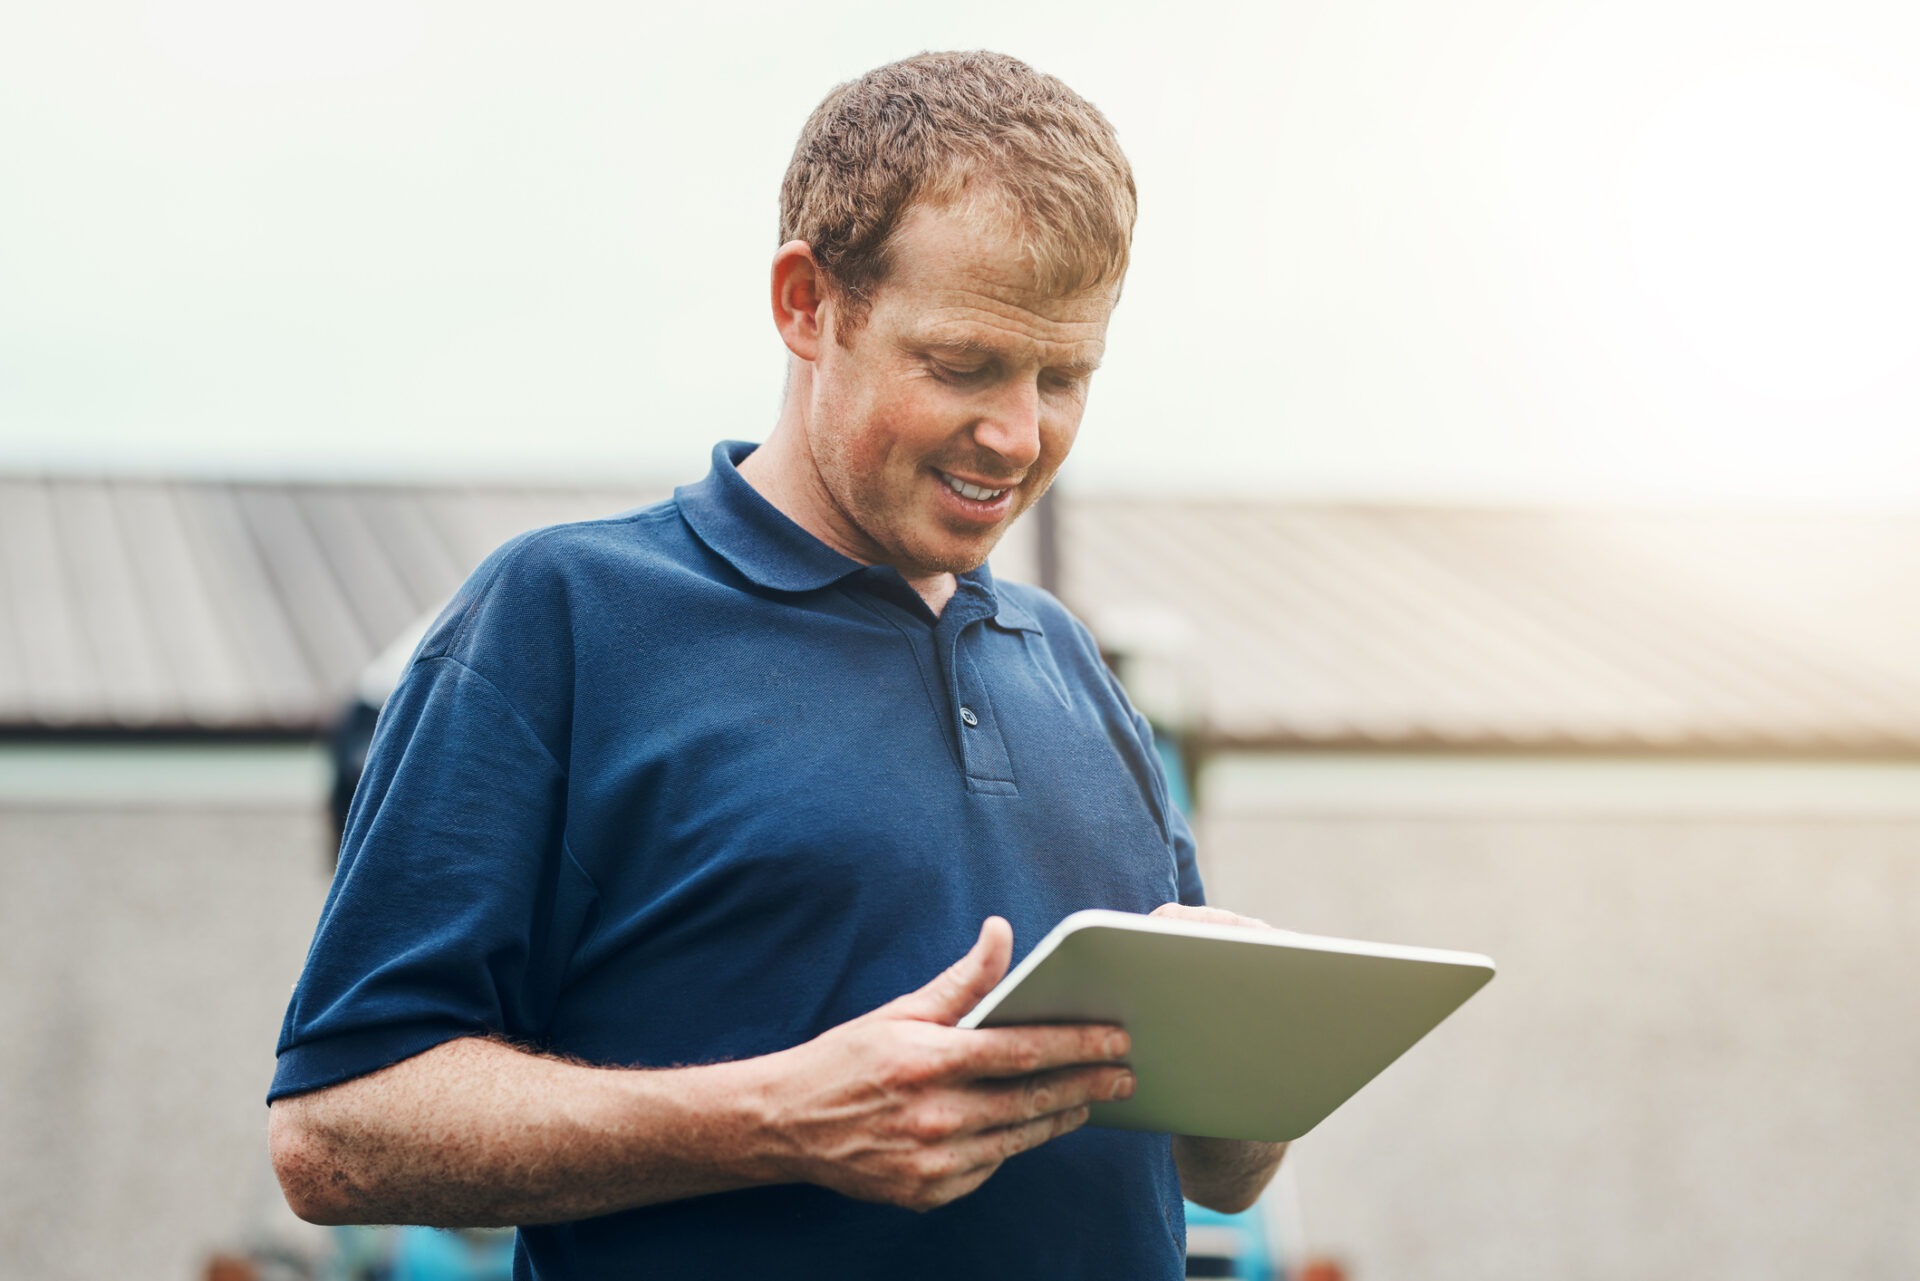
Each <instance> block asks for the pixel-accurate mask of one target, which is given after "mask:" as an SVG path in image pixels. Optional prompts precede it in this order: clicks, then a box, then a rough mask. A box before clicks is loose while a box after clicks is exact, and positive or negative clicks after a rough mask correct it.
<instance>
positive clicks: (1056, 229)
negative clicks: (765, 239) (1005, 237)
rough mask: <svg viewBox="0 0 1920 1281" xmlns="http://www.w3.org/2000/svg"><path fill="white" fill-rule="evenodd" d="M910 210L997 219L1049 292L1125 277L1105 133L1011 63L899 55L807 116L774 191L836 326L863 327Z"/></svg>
mask: <svg viewBox="0 0 1920 1281" xmlns="http://www.w3.org/2000/svg"><path fill="white" fill-rule="evenodd" d="M916 204H925V205H930V206H933V207H936V208H946V207H955V206H964V207H967V208H969V209H973V210H976V211H980V210H984V211H988V212H990V213H991V214H993V215H998V216H1000V217H1002V218H1005V219H1006V220H1007V225H1011V226H1013V227H1015V228H1017V229H1018V232H1019V234H1020V235H1021V237H1022V238H1023V240H1024V241H1025V243H1026V246H1027V250H1028V252H1029V254H1030V255H1031V257H1032V260H1033V265H1034V269H1035V273H1036V280H1037V283H1038V286H1039V287H1040V289H1041V290H1042V291H1043V292H1045V293H1047V294H1049V295H1052V296H1064V295H1066V294H1072V293H1077V292H1080V291H1082V290H1086V289H1092V288H1096V287H1099V286H1103V285H1112V286H1114V287H1115V288H1116V289H1117V287H1118V286H1119V284H1120V282H1121V281H1122V279H1123V278H1124V277H1125V276H1126V272H1127V256H1128V251H1129V249H1130V247H1131V244H1132V241H1133V224H1134V220H1135V217H1136V214H1137V203H1136V197H1135V193H1134V186H1133V170H1132V168H1131V166H1129V165H1128V164H1127V158H1126V156H1125V155H1124V154H1123V153H1122V152H1121V150H1120V143H1119V140H1118V139H1117V138H1116V137H1115V136H1114V131H1113V126H1112V125H1111V124H1109V123H1108V122H1107V118H1106V117H1105V116H1103V115H1101V114H1100V112H1099V111H1098V110H1096V109H1095V108H1094V106H1093V104H1091V103H1089V102H1088V101H1087V100H1086V99H1084V98H1082V97H1081V96H1080V95H1079V94H1077V93H1075V92H1074V91H1073V90H1071V89H1069V88H1068V87H1067V86H1066V85H1065V84H1063V83H1062V82H1061V81H1059V80H1058V79H1056V78H1054V77H1053V76H1049V75H1046V74H1044V73H1042V72H1038V71H1035V70H1034V69H1033V68H1032V67H1030V66H1028V65H1027V64H1026V63H1024V62H1021V61H1020V60H1019V59H1017V58H1010V57H1008V56H1007V55H1005V54H1000V53H988V52H985V51H975V52H969V53H923V54H919V55H917V56H915V57H912V58H905V59H902V60H901V61H899V62H894V63H889V64H888V65H886V66H884V67H879V68H876V69H875V70H873V71H869V72H868V73H867V74H866V75H864V76H861V77H860V78H859V79H858V80H853V81H849V82H848V83H846V84H843V85H841V86H839V87H838V88H836V89H834V90H833V92H831V93H829V94H828V95H827V96H826V98H825V99H824V100H823V101H822V102H821V103H820V105H819V106H818V107H816V108H815V109H814V112H813V115H812V116H810V117H809V118H808V120H807V123H806V127H805V128H804V129H802V130H801V131H800V140H799V142H798V143H797V144H796V145H795V147H794V149H793V159H792V161H791V162H789V164H788V165H787V174H786V178H785V180H784V181H783V182H782V183H781V184H780V241H781V243H782V244H785V243H786V242H788V241H792V240H804V241H806V242H807V244H808V246H810V247H811V249H812V250H813V258H814V262H815V263H816V264H818V266H819V267H820V270H821V272H822V274H823V275H824V276H825V278H826V283H827V286H828V288H829V289H830V290H831V291H833V292H834V293H836V294H838V295H839V296H840V299H841V303H842V307H843V309H844V312H845V319H844V320H843V322H842V326H841V327H842V331H843V332H850V331H851V330H853V329H857V328H858V327H859V326H860V324H861V323H862V322H863V321H864V319H865V317H866V313H867V309H868V308H869V307H870V306H871V304H872V300H873V295H874V291H875V289H876V288H878V286H880V285H881V284H882V283H884V282H885V280H886V279H887V276H888V274H889V271H890V270H891V267H892V262H891V260H890V257H889V250H890V248H891V244H892V240H893V236H894V233H895V231H896V230H897V229H898V228H899V226H900V224H901V221H902V219H903V216H904V215H905V214H906V212H907V210H908V209H909V208H911V207H912V206H914V205H916Z"/></svg>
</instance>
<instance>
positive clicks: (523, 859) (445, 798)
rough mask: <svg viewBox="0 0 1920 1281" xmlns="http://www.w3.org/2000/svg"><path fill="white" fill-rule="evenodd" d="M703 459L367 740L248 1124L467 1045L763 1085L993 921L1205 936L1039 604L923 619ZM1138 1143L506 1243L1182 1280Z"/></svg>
mask: <svg viewBox="0 0 1920 1281" xmlns="http://www.w3.org/2000/svg"><path fill="white" fill-rule="evenodd" d="M751 449H752V446H750V445H742V444H737V443H727V444H723V445H721V446H719V447H718V448H716V449H715V451H714V456H713V470H712V472H711V473H710V474H709V475H708V476H707V478H706V479H705V480H703V481H701V482H700V483H698V484H695V485H688V486H684V487H682V488H681V489H679V490H678V491H676V493H675V495H674V497H673V498H672V499H671V500H670V501H668V502H664V503H661V504H659V505H657V506H653V507H648V508H645V509H642V510H640V511H636V512H633V513H629V514H627V515H623V516H619V517H615V518H612V519H608V520H600V521H588V522H584V523H580V524H572V525H560V526H555V527H553V528H549V529H542V530H538V531H535V532H533V533H530V534H525V535H522V536H521V537H519V538H516V539H514V540H513V541H511V542H509V543H508V544H506V545H505V546H504V547H502V548H501V549H500V550H498V551H497V552H495V553H494V554H493V555H492V556H490V557H489V558H488V559H487V560H486V562H485V563H484V564H482V565H481V566H480V568H479V569H478V570H476V571H475V573H474V575H473V577H472V578H471V579H469V580H468V582H467V583H466V585H465V586H464V587H463V588H462V589H461V590H460V592H459V594H458V595H457V596H456V597H455V598H454V600H453V602H452V603H451V604H450V605H449V606H448V607H447V609H446V611H445V612H444V613H443V614H442V615H441V616H440V618H439V620H438V621H437V622H436V623H435V624H434V626H433V628H432V629H431V630H430V631H429V632H428V634H427V636H426V639H425V640H424V641H423V642H422V643H421V646H420V648H419V650H418V652H417V653H416V654H415V656H414V659H413V662H412V664H411V665H410V667H409V669H408V671H407V673H406V675H405V677H404V679H403V680H402V681H401V683H400V685H399V686H398V688H396V689H395V691H394V693H393V696H392V698H391V699H390V700H389V701H388V703H387V706H386V708H385V709H384V710H383V712H382V713H381V716H380V722H379V726H378V729H377V731H376V733H375V737H374V742H373V745H372V749H371V752H370V754H369V757H368V761H367V768H366V773H365V775H364V777H363V779H362V781H361V783H360V787H359V791H358V793H357V794H356V795H355V797H354V801H353V808H352V812H351V814H350V816H349V819H348V823H347V830H346V837H345V841H344V843H343V845H342V849H341V856H340V866H339V871H338V873H337V874H336V876H335V878H334V882H333V887H332V890H331V892H330V893H329V895H328V898H327V902H326V906H325V908H324V909H323V911H322V913H321V918H320V924H319V928H318V930H317V932H316V934H315V937H314V942H313V948H312V951H311V952H310V953H309V955H308V958H307V964H306V969H305V971H304V973H303V974H302V976H301V978H300V982H299V985H298V986H297V988H296V989H295V991H294V995H293V1001H292V1003H291V1005H290V1006H289V1007H288V1010H287V1015H286V1021H285V1024H284V1026H283V1028H282V1031H281V1036H280V1046H279V1066H278V1070H277V1072H276V1073H275V1076H274V1081H273V1087H272V1092H271V1094H270V1096H269V1097H270V1098H277V1097H280V1096H282V1095H286V1094H291V1093H297V1092H300V1091H304V1090H311V1089H315V1088H318V1087H321V1086H325V1085H330V1084H333V1083H335V1082H338V1081H342V1080H345V1079H348V1078H350V1077H354V1076H358V1075H361V1074H364V1073H367V1072H370V1071H373V1070H375V1069H377V1068H380V1067H383V1066H385V1065H387V1064H390V1063H393V1062H396V1061H398V1060H400V1059H403V1058H406V1057H408V1056H409V1055H413V1054H418V1053H420V1052H421V1051H423V1050H426V1049H428V1048H430V1047H432V1046H434V1045H437V1044H440V1043H441V1042H444V1041H447V1040H450V1039H452V1038H455V1037H461V1036H471V1035H476V1034H488V1033H494V1034H501V1035H505V1036H507V1037H510V1038H512V1039H513V1040H515V1041H517V1042H520V1043H522V1044H525V1045H528V1046H531V1047H534V1048H536V1049H540V1050H544V1051H551V1052H554V1053H558V1054H564V1055H567V1056H570V1057H573V1058H577V1059H581V1060H585V1061H587V1062H592V1063H598V1064H607V1065H620V1066H630V1067H664V1066H671V1065H677V1064H688V1063H708V1062H715V1061H720V1060H728V1059H737V1058H744V1057H748V1056H752V1055H759V1054H766V1053H770V1052H772V1051H775V1050H781V1049H785V1048H787V1047H789V1046H793V1045H796V1044H799V1043H800V1042H802V1041H805V1040H808V1039H810V1038H812V1037H814V1036H816V1035H818V1034H819V1033H821V1032H823V1031H825V1030H826V1029H828V1028H830V1027H833V1026H835V1025H836V1024H839V1023H842V1022H845V1021H846V1020H848V1019H851V1018H854V1017H855V1016H857V1015H860V1014H864V1013H866V1012H867V1011H869V1010H871V1009H873V1008H874V1007H875V1006H878V1005H881V1004H883V1003H885V1002H886V1001H889V1000H891V999H893V998H894V997H896V996H899V995H900V994H901V993H903V992H906V991H910V990H912V989H915V988H918V987H920V986H921V985H923V984H925V983H926V982H927V981H928V980H929V979H931V978H933V977H934V976H935V975H936V974H938V973H939V972H940V971H941V970H943V969H945V968H946V967H947V966H948V965H949V964H951V963H952V962H953V961H954V960H955V959H956V958H958V957H959V956H960V955H961V954H963V953H964V952H965V951H966V950H967V948H968V947H969V946H970V945H971V944H972V942H973V940H974V938H975V936H976V935H977V934H978V932H979V929H980V922H981V921H982V919H984V918H985V917H987V916H988V915H991V914H995V913H997V914H999V915H1001V916H1004V917H1006V918H1007V919H1008V921H1010V922H1011V923H1012V925H1013V931H1014V958H1015V960H1016V962H1017V961H1018V959H1019V958H1020V957H1021V956H1023V955H1025V953H1026V952H1027V950H1029V949H1030V948H1031V947H1032V946H1033V945H1034V944H1035V943H1036V942H1038V941H1039V939H1040V938H1041V936H1043V935H1044V934H1045V933H1046V932H1047V931H1048V930H1049V929H1051V928H1052V927H1053V925H1054V924H1055V923H1056V922H1058V921H1059V920H1060V919H1061V918H1062V917H1064V916H1066V915H1067V914H1068V913H1070V912H1073V911H1076V910H1078V909H1080V908H1088V907H1105V908H1118V909H1121V910H1125V911H1136V912H1144V911H1149V910H1151V909H1152V908H1154V907H1155V906H1157V905H1159V904H1161V903H1164V902H1167V901H1169V900H1175V899H1177V900H1180V901H1182V902H1187V903H1198V902H1200V901H1201V887H1200V881H1199V876H1198V873H1197V871H1196V870H1195V867H1194V860H1193V843H1192V839H1191V837H1190V835H1189V833H1188V830H1187V827H1186V824H1185V822H1184V820H1183V819H1182V818H1181V816H1180V814H1179V812H1178V811H1177V810H1176V809H1175V808H1174V807H1173V806H1172V805H1170V804H1169V802H1168V797H1167V788H1166V781H1165V778H1164V776H1163V774H1162V773H1161V767H1160V763H1159V758H1158V756H1157V755H1156V753H1155V752H1154V750H1153V746H1152V739H1151V735H1150V732H1149V730H1148V729H1147V726H1146V722H1145V721H1144V720H1143V719H1142V718H1141V717H1140V716H1139V715H1138V714H1137V713H1136V712H1135V711H1134V710H1133V709H1132V707H1131V706H1130V705H1129V704H1128V702H1127V700H1126V697H1125V695H1124V694H1123V693H1122V692H1121V690H1120V688H1119V686H1118V685H1117V683H1116V682H1115V681H1114V680H1113V678H1112V676H1111V675H1110V674H1109V673H1108V671H1107V668H1106V666H1105V664H1104V663H1103V662H1102V661H1101V658H1100V654H1099V651H1098V649H1097V648H1096V646H1095V644H1094V641H1093V638H1092V637H1091V636H1090V635H1089V634H1088V632H1087V630H1086V629H1085V628H1084V627H1082V626H1081V625H1080V624H1079V623H1078V622H1077V621H1076V620H1074V619H1073V618H1072V617H1071V616H1070V615H1069V614H1068V613H1067V612H1066V611H1065V610H1064V609H1063V608H1062V607H1061V606H1060V604H1059V603H1058V602H1057V601H1055V600H1054V599H1053V598H1052V597H1051V596H1049V595H1047V594H1046V593H1045V592H1042V591H1040V590H1038V589H1036V588H1032V587H1026V586H1020V585H1016V584H996V583H995V582H994V580H993V577H992V575H991V573H990V572H989V571H988V570H987V569H986V568H985V567H982V568H981V569H978V570H975V571H973V572H972V573H968V574H964V575H961V576H960V579H959V585H958V589H957V591H956V592H955V594H954V596H953V599H952V600H951V601H950V602H949V603H948V605H947V606H946V608H945V609H944V610H943V611H942V612H941V614H940V615H939V617H938V618H936V617H935V616H934V615H933V614H932V613H931V612H930V611H929V610H928V609H927V607H926V604H925V603H924V602H923V601H922V600H921V599H920V597H919V596H918V595H916V594H915V593H914V591H913V589H912V588H911V587H909V586H908V584H907V583H906V581H905V580H904V579H902V578H901V576H900V575H899V574H898V573H897V572H896V571H895V570H893V569H892V568H889V567H885V566H865V565H862V564H860V563H859V562H857V561H854V560H850V559H848V558H847V557H845V556H842V555H841V554H840V553H838V552H836V551H834V550H833V549H831V548H829V547H828V546H826V545H825V544H824V543H821V542H820V541H819V540H817V539H815V538H814V537H813V536H812V535H810V534H808V533H807V532H806V531H804V530H802V529H801V528H800V527H799V526H798V525H795V524H794V523H793V522H792V521H790V520H788V519H787V517H785V516H784V515H782V514H781V513H780V512H779V511H777V510H775V508H774V507H773V506H772V505H771V504H769V503H768V502H766V500H765V499H763V498H762V497H761V496H760V495H759V494H758V493H757V492H756V491H755V490H754V489H753V488H752V487H751V486H750V485H748V484H747V482H746V481H745V480H743V479H742V478H741V476H740V474H739V472H738V471H737V470H736V469H735V467H736V464H737V463H738V462H739V461H740V459H742V458H744V457H745V456H746V454H747V453H748V452H750V451H751ZM1184 1237H1185V1226H1184V1221H1183V1216H1182V1211H1181V1200H1180V1189H1179V1181H1178V1177H1177V1175H1176V1173H1175V1170H1174V1166H1173V1161H1172V1155H1171V1148H1170V1142H1169V1140H1168V1139H1167V1137H1166V1136H1164V1135H1150V1134H1138V1133H1132V1132H1127V1131H1120V1130H1106V1129H1095V1128H1092V1127H1088V1128H1083V1129H1081V1130H1079V1131H1077V1132H1075V1133H1073V1134H1071V1135H1068V1136H1066V1137H1065V1138H1062V1139H1059V1140H1056V1141H1054V1142H1052V1143H1049V1144H1045V1145H1043V1146H1041V1147H1040V1148H1037V1149H1035V1150H1034V1151H1032V1152H1028V1153H1024V1154H1022V1155H1020V1156H1017V1157H1014V1158H1013V1159H1011V1160H1010V1161H1008V1162H1007V1163H1006V1164H1005V1165H1004V1166H1002V1167H1001V1168H1000V1170H999V1171H997V1172H996V1173H995V1174H994V1175H993V1177H992V1178H991V1179H989V1180H988V1181H987V1183H986V1184H985V1185H984V1186H983V1187H981V1188H980V1189H979V1190H978V1191H976V1192H974V1193H973V1194H972V1195H970V1196H968V1197H964V1198H962V1199H961V1200H959V1201H957V1202H955V1203H953V1204H951V1205H948V1206H945V1207H943V1208H941V1209H939V1210H936V1211H934V1212H932V1213H930V1214H924V1215H922V1214H914V1213H911V1212H908V1211H905V1210H900V1209H895V1208H893V1207H889V1206H882V1205H871V1204H867V1203H863V1202H857V1201H853V1200H850V1199H847V1198H844V1197H841V1196H839V1195H838V1194H836V1193H833V1192H829V1191H827V1190H825V1189H823V1188H819V1187H813V1186H809V1185H788V1186H781V1187H770V1188H755V1189H749V1190H744V1191H739V1192H730V1193H724V1194H720V1195H715V1196H706V1197H698V1198H693V1199H690V1200H684V1201H678V1202H674V1203H671V1204H667V1205H659V1206H650V1207H644V1208H641V1209H637V1210H630V1211H626V1212H622V1213H618V1214H610V1215H606V1216H603V1217H599V1218H595V1219H589V1220H583V1221H580V1222H575V1223H566V1224H557V1225H550V1226H542V1227H532V1228H524V1229H522V1230H521V1232H520V1234H519V1246H518V1251H517V1254H516V1263H515V1273H516V1276H518V1277H527V1278H530V1277H540V1278H549V1279H554V1278H574V1277H581V1278H599V1277H611V1276H654V1275H658V1276H661V1277H669V1278H678V1277H685V1276H695V1275H719V1276H780V1277H783V1278H797V1277H819V1278H834V1279H835V1281H844V1279H846V1278H858V1277H868V1276H871V1277H875V1278H879V1277H886V1278H893V1279H897V1278H899V1277H903V1276H912V1277H917V1278H940V1277H953V1278H968V1279H972V1278H978V1277H981V1276H988V1275H991V1276H995V1277H1026V1276H1031V1277H1035V1278H1039V1277H1046V1278H1062V1277H1079V1276H1086V1277H1093V1276H1106V1277H1121V1276H1124V1277H1129V1278H1140V1277H1168V1278H1172V1277H1178V1276H1181V1275H1183V1272H1184V1266H1183V1263H1182V1258H1183V1250H1184Z"/></svg>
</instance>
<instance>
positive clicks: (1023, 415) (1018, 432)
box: [973, 378, 1040, 467]
mask: <svg viewBox="0 0 1920 1281" xmlns="http://www.w3.org/2000/svg"><path fill="white" fill-rule="evenodd" d="M973 439H974V443H975V444H977V445H979V446H980V447H981V448H982V449H989V450H992V451H993V452H994V453H995V454H997V455H999V456H1000V457H1001V458H1003V459H1005V460H1006V462H1007V464H1008V465H1009V466H1011V467H1031V466H1032V465H1033V464H1034V461H1035V460H1036V459H1038V458H1039V457H1040V387H1039V384H1038V383H1037V382H1035V381H1033V380H1031V379H1023V378H1012V379H1008V380H1007V382H1005V383H1004V384H1002V386H1001V387H1000V394H999V395H998V396H996V397H994V400H993V404H992V406H991V407H990V408H988V410H987V412H986V413H985V414H983V415H982V416H981V418H980V421H979V422H977V423H975V424H974V428H973Z"/></svg>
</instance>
